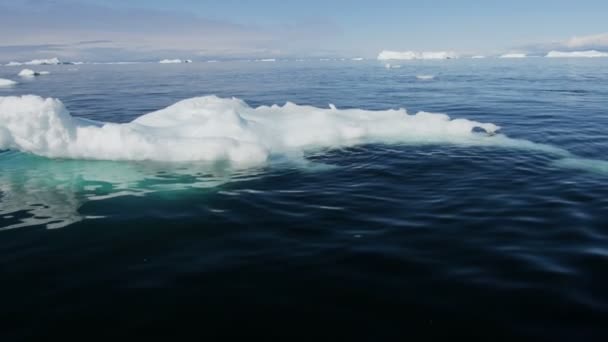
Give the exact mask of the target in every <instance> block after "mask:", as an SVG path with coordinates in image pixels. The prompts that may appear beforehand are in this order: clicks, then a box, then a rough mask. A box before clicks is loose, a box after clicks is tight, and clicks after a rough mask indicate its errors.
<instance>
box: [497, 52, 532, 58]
mask: <svg viewBox="0 0 608 342" xmlns="http://www.w3.org/2000/svg"><path fill="white" fill-rule="evenodd" d="M526 57H528V55H526V54H525V53H506V54H504V55H501V56H500V57H498V58H526Z"/></svg>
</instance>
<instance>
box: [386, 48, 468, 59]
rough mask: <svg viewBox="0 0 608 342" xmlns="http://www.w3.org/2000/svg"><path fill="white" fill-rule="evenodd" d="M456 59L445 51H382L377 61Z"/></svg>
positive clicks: (452, 53) (453, 54)
mask: <svg viewBox="0 0 608 342" xmlns="http://www.w3.org/2000/svg"><path fill="white" fill-rule="evenodd" d="M451 58H458V55H456V54H455V53H454V52H446V51H436V52H433V51H425V52H416V51H403V52H400V51H388V50H384V51H382V52H380V54H379V55H378V60H381V61H388V60H413V59H451Z"/></svg>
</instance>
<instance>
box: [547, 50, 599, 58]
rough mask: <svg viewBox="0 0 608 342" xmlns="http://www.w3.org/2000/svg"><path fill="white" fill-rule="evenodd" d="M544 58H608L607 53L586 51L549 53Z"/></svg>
mask: <svg viewBox="0 0 608 342" xmlns="http://www.w3.org/2000/svg"><path fill="white" fill-rule="evenodd" d="M545 57H548V58H597V57H608V53H607V52H600V51H596V50H588V51H569V52H563V51H551V52H549V53H548V54H547V55H546V56H545Z"/></svg>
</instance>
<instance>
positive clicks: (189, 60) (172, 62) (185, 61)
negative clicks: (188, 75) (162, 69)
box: [158, 59, 192, 64]
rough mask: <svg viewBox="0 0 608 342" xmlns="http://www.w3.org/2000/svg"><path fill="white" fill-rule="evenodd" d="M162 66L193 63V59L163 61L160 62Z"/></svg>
mask: <svg viewBox="0 0 608 342" xmlns="http://www.w3.org/2000/svg"><path fill="white" fill-rule="evenodd" d="M158 63H160V64H182V63H192V60H191V59H184V60H182V59H163V60H160V61H158Z"/></svg>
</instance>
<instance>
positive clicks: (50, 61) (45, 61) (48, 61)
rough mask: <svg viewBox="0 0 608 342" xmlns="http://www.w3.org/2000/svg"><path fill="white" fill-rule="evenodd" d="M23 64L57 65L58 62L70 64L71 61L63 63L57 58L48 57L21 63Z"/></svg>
mask: <svg viewBox="0 0 608 342" xmlns="http://www.w3.org/2000/svg"><path fill="white" fill-rule="evenodd" d="M23 64H25V65H58V64H71V63H63V62H61V61H60V60H59V59H58V58H56V57H55V58H50V59H34V60H31V61H29V62H25V63H23Z"/></svg>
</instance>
